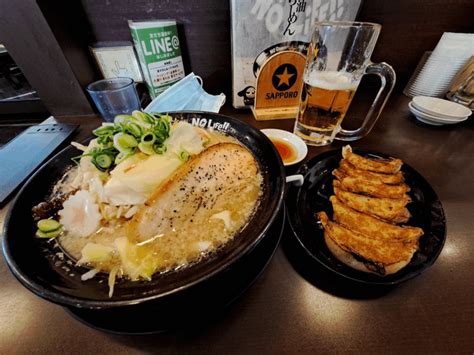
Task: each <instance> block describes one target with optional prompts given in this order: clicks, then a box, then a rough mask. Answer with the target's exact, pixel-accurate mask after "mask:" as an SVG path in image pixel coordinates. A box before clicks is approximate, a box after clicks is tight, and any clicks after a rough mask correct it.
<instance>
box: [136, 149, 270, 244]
mask: <svg viewBox="0 0 474 355" xmlns="http://www.w3.org/2000/svg"><path fill="white" fill-rule="evenodd" d="M261 180H262V178H261V174H260V173H259V168H258V164H257V162H256V160H255V158H254V157H253V155H252V153H251V152H250V151H249V150H247V149H246V148H245V147H243V146H240V145H238V144H234V143H219V144H215V145H213V146H211V147H209V148H207V149H206V150H204V151H203V152H201V153H200V154H198V155H196V156H195V157H193V158H192V159H191V160H190V161H189V162H187V163H186V164H184V165H183V166H181V167H180V168H179V169H178V170H177V171H176V172H175V173H174V174H173V175H172V176H170V177H169V178H168V179H167V180H166V181H165V182H163V183H162V184H161V185H160V186H159V187H158V188H157V190H155V192H154V193H153V194H152V196H151V197H150V198H149V199H148V201H147V202H146V203H145V205H144V206H143V207H142V208H141V209H140V210H139V211H138V212H137V213H136V214H135V215H134V217H133V219H132V220H131V221H130V222H129V223H128V225H127V236H128V238H129V240H131V241H137V242H144V241H145V242H146V241H148V240H151V239H153V238H160V237H161V236H164V235H176V237H177V238H181V239H182V243H183V244H186V240H187V238H188V236H189V235H191V234H193V235H196V234H198V235H202V236H203V238H204V237H205V238H206V239H208V238H207V237H208V236H209V237H212V238H211V239H214V240H215V239H216V238H217V239H218V237H219V234H223V233H225V234H227V235H228V236H232V235H233V234H235V232H237V231H238V230H239V229H241V228H242V227H243V225H245V221H247V220H248V218H249V217H250V215H251V214H252V212H253V210H254V209H255V206H256V204H257V203H258V198H259V196H260V191H261ZM219 221H220V222H219ZM183 247H184V246H183Z"/></svg>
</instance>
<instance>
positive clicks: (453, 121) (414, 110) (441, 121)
mask: <svg viewBox="0 0 474 355" xmlns="http://www.w3.org/2000/svg"><path fill="white" fill-rule="evenodd" d="M408 108H409V109H410V111H411V113H413V114H414V115H415V116H417V117H421V118H423V119H424V120H429V121H432V122H436V123H438V124H456V123H460V122H463V121H465V120H467V119H468V116H467V117H463V118H461V119H452V118H451V119H446V118H441V117H438V116H435V115H430V114H429V113H426V112H423V111H420V110H418V109H417V108H416V106H415V105H414V104H413V101H411V102H409V103H408Z"/></svg>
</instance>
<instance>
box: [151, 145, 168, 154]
mask: <svg viewBox="0 0 474 355" xmlns="http://www.w3.org/2000/svg"><path fill="white" fill-rule="evenodd" d="M153 150H154V151H155V153H156V154H163V153H165V152H166V150H167V148H166V145H163V144H154V145H153Z"/></svg>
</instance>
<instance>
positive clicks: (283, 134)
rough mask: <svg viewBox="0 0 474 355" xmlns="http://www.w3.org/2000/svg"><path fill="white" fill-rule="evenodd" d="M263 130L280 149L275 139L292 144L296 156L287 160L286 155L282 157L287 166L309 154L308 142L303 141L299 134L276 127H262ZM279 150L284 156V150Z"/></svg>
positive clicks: (288, 144)
mask: <svg viewBox="0 0 474 355" xmlns="http://www.w3.org/2000/svg"><path fill="white" fill-rule="evenodd" d="M261 132H262V133H263V134H265V135H266V136H267V137H268V138H270V140H271V141H272V142H273V144H274V145H275V148H277V150H278V146H277V145H276V144H275V140H276V142H278V141H280V142H283V143H284V144H285V145H287V146H290V147H291V148H292V149H293V151H294V155H295V156H294V157H292V159H291V160H287V161H285V159H284V157H282V161H283V164H284V165H285V166H290V165H293V164H296V163H299V162H300V161H302V160H303V159H304V158H305V157H306V155H307V154H308V147H307V146H306V143H305V142H303V140H302V139H301V138H300V137H298V136H297V135H295V134H293V133H291V132H288V131H284V130H282V129H274V128H266V129H262V130H261ZM272 138H273V140H272ZM278 152H279V153H280V156H282V152H280V151H279V150H278Z"/></svg>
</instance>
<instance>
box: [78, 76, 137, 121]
mask: <svg viewBox="0 0 474 355" xmlns="http://www.w3.org/2000/svg"><path fill="white" fill-rule="evenodd" d="M87 91H88V92H89V94H90V95H91V97H92V100H94V104H95V105H96V107H97V109H98V110H99V113H100V114H101V116H102V117H103V119H104V120H105V121H107V122H112V121H113V120H114V118H115V116H116V115H120V114H131V113H132V112H133V111H135V110H140V109H141V106H140V100H139V98H138V94H137V90H136V88H135V84H134V82H133V79H131V78H111V79H103V80H99V81H95V82H93V83H91V84H89V85H88V86H87Z"/></svg>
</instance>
